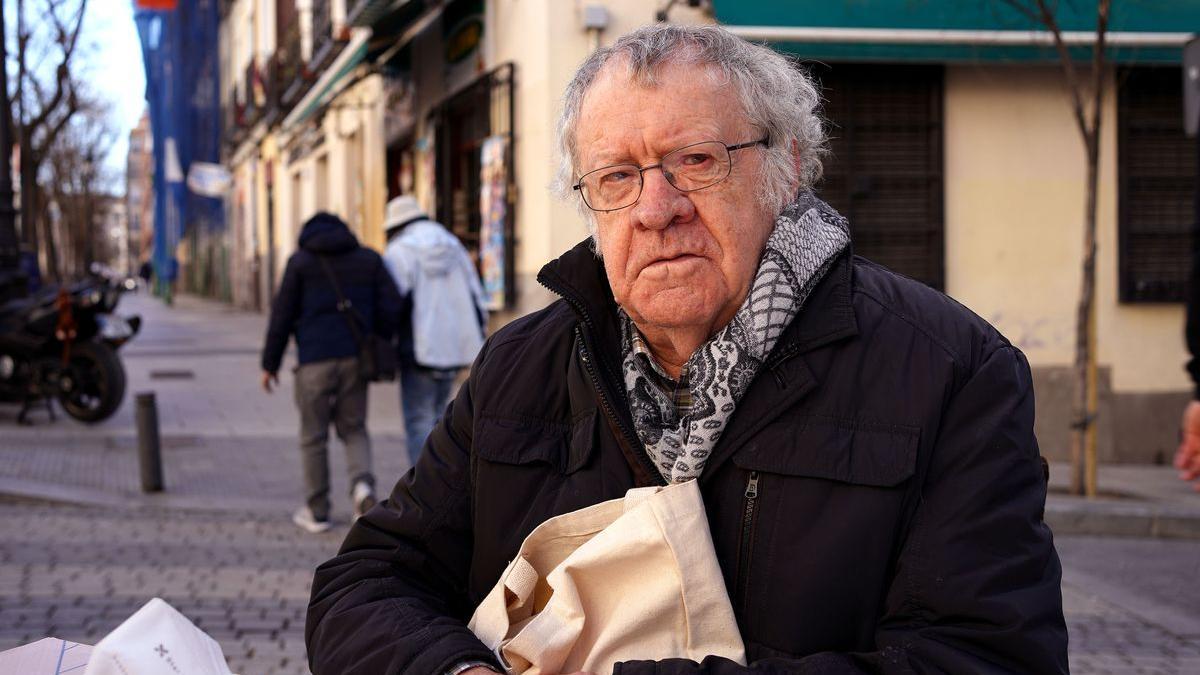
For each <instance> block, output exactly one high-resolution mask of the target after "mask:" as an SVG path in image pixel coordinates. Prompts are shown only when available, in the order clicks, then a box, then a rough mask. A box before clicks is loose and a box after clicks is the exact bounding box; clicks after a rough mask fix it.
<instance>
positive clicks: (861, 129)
mask: <svg viewBox="0 0 1200 675" xmlns="http://www.w3.org/2000/svg"><path fill="white" fill-rule="evenodd" d="M811 72H812V74H813V75H814V77H815V78H816V79H818V80H819V81H820V83H821V86H822V89H823V95H824V96H825V98H826V104H825V117H826V119H828V120H829V124H828V126H829V135H830V150H831V154H830V156H829V157H827V158H826V160H825V178H824V180H823V181H822V184H821V185H819V186H818V187H817V191H818V194H819V195H820V196H821V197H822V198H823V199H825V200H826V201H827V202H829V204H830V205H831V206H833V207H834V208H835V209H837V210H838V211H839V212H840V213H842V215H844V216H846V217H847V218H849V219H850V230H851V235H852V238H853V242H854V251H855V253H857V254H859V255H862V256H864V257H866V258H870V259H871V260H873V261H875V262H878V263H880V264H881V265H884V266H886V267H889V268H891V269H893V270H895V271H897V272H899V273H901V274H904V275H906V276H909V277H912V278H913V279H916V280H918V281H921V282H924V283H926V284H929V285H930V286H933V287H934V288H937V289H941V288H942V287H943V285H944V282H945V260H944V258H945V225H944V215H943V179H942V162H943V158H942V81H943V74H942V73H943V71H942V68H941V67H940V66H907V65H886V66H884V65H863V64H835V65H833V66H832V67H831V66H826V65H823V64H819V65H815V66H813V68H812V71H811Z"/></svg>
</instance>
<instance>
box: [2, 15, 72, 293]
mask: <svg viewBox="0 0 1200 675" xmlns="http://www.w3.org/2000/svg"><path fill="white" fill-rule="evenodd" d="M34 4H35V6H34V7H33V8H32V9H29V8H27V7H26V2H25V0H17V36H16V37H17V49H16V55H17V83H16V96H15V103H16V105H15V106H14V108H15V109H16V119H14V120H13V121H14V128H16V129H17V132H18V134H19V142H20V149H21V235H22V240H23V243H24V244H25V246H27V247H28V248H29V249H31V250H32V251H34V253H35V254H37V253H39V249H42V248H44V252H43V254H42V255H40V256H39V257H41V258H42V259H43V260H44V261H45V263H46V272H47V275H48V276H49V277H51V278H58V277H59V276H60V275H59V270H58V267H57V261H58V258H59V256H58V255H57V253H56V251H55V247H56V242H55V238H54V236H53V232H52V231H51V230H50V227H49V222H48V220H47V219H46V218H45V214H46V212H47V211H46V203H45V200H44V189H43V188H42V186H41V185H39V183H38V178H39V175H40V173H41V168H42V165H43V163H44V161H45V159H46V157H47V155H48V154H49V152H50V150H51V148H52V147H54V145H55V143H56V142H57V139H58V137H59V135H60V134H61V133H62V132H63V129H65V128H66V126H67V124H68V123H69V122H70V120H71V118H72V117H74V116H75V115H76V114H77V113H78V112H79V111H80V108H81V101H80V98H79V95H78V89H79V82H80V80H79V76H78V75H77V74H76V73H75V72H74V69H73V67H74V65H75V63H76V62H77V61H78V59H79V57H80V51H81V50H80V37H81V33H82V30H83V17H84V15H85V13H86V10H87V0H36V2H35V3H34ZM30 11H32V13H33V17H34V19H35V20H33V21H30V20H29V18H30V17H28V16H27V12H30Z"/></svg>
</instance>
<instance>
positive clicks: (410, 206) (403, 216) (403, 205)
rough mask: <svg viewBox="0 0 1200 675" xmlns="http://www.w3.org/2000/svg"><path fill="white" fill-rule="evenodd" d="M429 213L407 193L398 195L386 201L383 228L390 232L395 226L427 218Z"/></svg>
mask: <svg viewBox="0 0 1200 675" xmlns="http://www.w3.org/2000/svg"><path fill="white" fill-rule="evenodd" d="M428 219H429V215H428V214H426V213H425V211H424V210H423V209H422V208H421V206H420V205H419V204H417V200H416V199H415V198H413V197H411V196H409V195H400V196H399V197H395V198H393V199H392V200H391V201H389V202H388V203H387V212H386V214H385V217H384V221H383V230H384V231H385V232H390V231H392V230H394V229H396V228H397V227H402V226H404V225H407V224H409V223H411V222H413V221H414V220H428Z"/></svg>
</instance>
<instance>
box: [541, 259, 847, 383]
mask: <svg viewBox="0 0 1200 675" xmlns="http://www.w3.org/2000/svg"><path fill="white" fill-rule="evenodd" d="M851 248H852V246H847V247H846V250H845V251H843V252H842V253H841V254H839V255H838V257H837V258H836V259H835V260H834V262H833V266H832V267H831V268H830V269H829V272H828V273H827V274H826V275H825V277H824V278H823V279H822V280H821V281H820V282H818V283H817V286H816V288H814V289H813V292H812V295H810V296H809V298H808V300H807V301H806V302H805V304H804V308H803V309H802V310H800V314H799V315H797V316H796V318H795V319H794V320H793V321H792V323H791V324H790V325H789V326H788V328H787V330H786V331H784V334H783V337H782V338H780V340H779V343H778V344H776V345H775V349H774V350H772V352H771V356H770V357H768V359H767V367H770V366H773V365H775V364H777V363H779V362H780V361H782V360H784V359H786V358H788V357H789V356H791V355H793V354H802V353H804V352H808V351H812V350H813V349H817V348H819V347H823V346H825V345H827V344H829V343H831V342H835V341H837V340H841V339H844V338H848V337H852V336H854V335H857V334H858V321H857V320H856V319H855V317H854V306H853V304H852V298H851V285H852V283H853V281H852V276H851V275H852V272H853V257H854V256H853V251H852V250H851ZM537 278H538V282H539V283H541V284H542V285H543V286H545V287H546V288H548V289H550V290H551V291H553V292H554V293H557V294H558V295H559V296H561V297H562V298H563V299H565V300H566V301H567V303H568V304H570V305H571V307H572V308H574V310H575V312H576V314H579V315H580V318H581V319H583V321H584V323H585V324H587V327H588V329H589V330H591V331H592V332H593V334H594V336H595V338H596V342H597V344H599V345H603V346H604V347H605V349H604V351H605V352H615V351H619V345H620V342H619V341H620V337H621V335H620V327H619V324H618V322H617V314H616V312H617V304H616V301H615V300H614V299H613V294H612V288H611V287H610V286H609V285H608V277H607V276H606V275H605V273H604V264H603V263H602V262H601V261H600V258H598V257H597V256H596V253H595V248H594V247H593V244H592V240H591V239H590V238H588V239H585V240H584V241H582V242H580V243H579V244H577V245H576V246H575V247H574V248H572V249H571V250H569V251H567V252H566V253H564V254H563V255H562V256H560V257H558V258H557V259H555V260H552V261H550V262H549V263H547V264H546V265H545V266H544V267H542V270H541V272H539V273H538V277H537Z"/></svg>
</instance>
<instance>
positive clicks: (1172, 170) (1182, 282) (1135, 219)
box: [1117, 66, 1196, 302]
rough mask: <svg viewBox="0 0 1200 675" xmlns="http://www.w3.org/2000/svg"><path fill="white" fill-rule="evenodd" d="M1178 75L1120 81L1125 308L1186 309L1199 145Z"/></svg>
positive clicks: (1126, 75) (1159, 71)
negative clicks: (1187, 120) (1182, 305)
mask: <svg viewBox="0 0 1200 675" xmlns="http://www.w3.org/2000/svg"><path fill="white" fill-rule="evenodd" d="M1182 89H1183V76H1182V73H1181V71H1180V69H1179V68H1178V67H1165V66H1164V67H1130V68H1123V69H1121V70H1120V71H1118V73H1117V171H1118V174H1119V177H1118V181H1119V187H1118V189H1119V191H1120V192H1119V195H1118V205H1119V206H1118V209H1119V216H1118V218H1119V226H1118V230H1119V254H1118V258H1119V269H1120V272H1119V276H1120V280H1119V284H1120V298H1121V301H1122V302H1182V301H1183V300H1184V299H1185V294H1186V289H1187V278H1188V269H1189V265H1190V263H1191V250H1192V249H1191V246H1192V243H1191V241H1192V238H1191V228H1192V222H1193V221H1194V220H1195V212H1194V206H1193V204H1194V202H1193V200H1194V194H1195V192H1194V191H1195V189H1196V141H1195V140H1193V139H1189V138H1187V136H1186V135H1185V134H1184V130H1183V91H1182Z"/></svg>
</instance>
